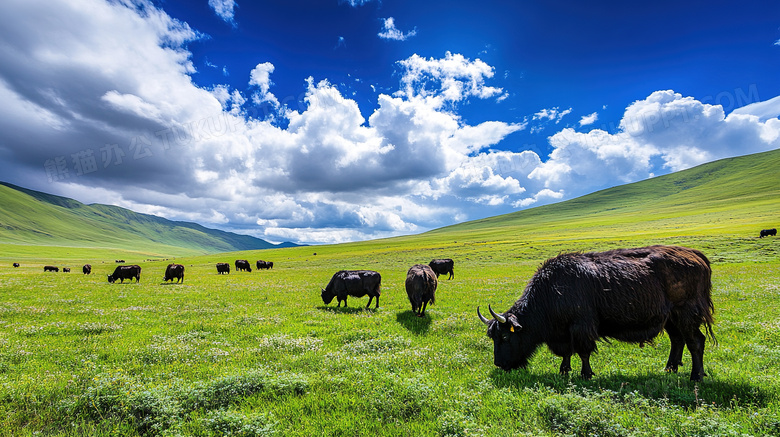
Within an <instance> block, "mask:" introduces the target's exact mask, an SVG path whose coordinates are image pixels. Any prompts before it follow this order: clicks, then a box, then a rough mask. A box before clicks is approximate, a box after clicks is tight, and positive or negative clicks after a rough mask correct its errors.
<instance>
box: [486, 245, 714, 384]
mask: <svg viewBox="0 0 780 437" xmlns="http://www.w3.org/2000/svg"><path fill="white" fill-rule="evenodd" d="M711 275H712V270H711V269H710V262H709V260H708V259H707V257H706V256H704V254H702V253H701V252H699V251H698V250H694V249H689V248H685V247H676V246H650V247H642V248H636V249H617V250H611V251H608V252H592V253H569V254H562V255H558V256H557V257H554V258H551V259H548V260H547V261H545V262H544V263H543V264H542V266H541V267H539V269H538V270H537V271H536V273H535V274H534V275H533V277H532V278H531V280H530V281H529V282H528V285H527V286H526V287H525V291H524V292H523V294H522V296H521V297H520V299H519V300H518V301H517V302H515V304H514V305H513V306H512V308H510V309H509V311H507V312H505V313H503V314H496V313H495V312H494V311H493V309H492V308H490V307H489V309H490V314H491V315H492V316H493V319H492V320H488V319H487V318H485V317H484V316H482V314H480V312H479V307H477V315H478V316H479V318H480V320H481V321H482V322H484V323H485V324H486V325H488V337H490V338H492V339H493V354H494V363H495V365H496V366H498V367H501V368H502V369H504V370H510V369H514V368H518V367H519V368H524V367H526V366H527V364H528V359H529V358H530V357H531V356H532V355H533V354H534V352H535V351H536V349H537V348H538V347H539V345H541V344H542V343H544V344H546V345H547V346H548V347H549V349H550V351H552V353H554V354H555V355H558V356H560V357H562V358H563V361H562V362H561V366H560V373H561V374H566V373H568V372H569V371H570V370H571V356H572V354H577V355H579V356H580V359H581V360H582V369H581V371H580V374H581V376H582V377H583V378H586V379H589V378H591V377H592V376H593V374H594V373H593V370H592V369H591V367H590V355H591V353H592V352H594V351H595V350H596V342H597V341H598V340H599V339H600V338H613V339H616V340H620V341H625V342H631V343H639V344H640V345H643V343H644V342H650V341H652V340H653V339H654V338H655V337H656V336H658V335H659V334H660V333H661V332H662V331H664V330H666V333H667V334H668V335H669V340H670V342H671V350H670V352H669V360H668V361H667V363H666V371H668V372H677V368H678V366H680V365H682V354H683V349H684V348H685V346H687V347H688V351H689V352H690V354H691V361H692V366H691V380H693V381H701V380H702V378H703V377H704V375H705V373H704V341H705V336H704V335H703V334H702V333H701V331H700V329H699V328H700V326H701V325H702V324H704V325H705V327H706V331H707V334H708V335H709V337H710V339H711V340H713V342H714V341H715V336H714V334H713V332H712V323H713V317H712V313H713V311H714V306H713V303H712V299H711V297H710V289H711V287H712V283H711Z"/></svg>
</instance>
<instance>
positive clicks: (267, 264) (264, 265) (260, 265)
mask: <svg viewBox="0 0 780 437" xmlns="http://www.w3.org/2000/svg"><path fill="white" fill-rule="evenodd" d="M272 268H274V263H273V262H271V261H263V260H257V270H261V269H266V270H268V269H272Z"/></svg>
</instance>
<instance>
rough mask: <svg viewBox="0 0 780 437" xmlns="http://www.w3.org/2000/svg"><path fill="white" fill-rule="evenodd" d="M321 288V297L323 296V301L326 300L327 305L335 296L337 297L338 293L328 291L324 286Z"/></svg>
mask: <svg viewBox="0 0 780 437" xmlns="http://www.w3.org/2000/svg"><path fill="white" fill-rule="evenodd" d="M320 290H322V293H320V297H322V301H323V302H325V305H327V304H329V303H331V302H332V301H333V298H334V297H336V293H333V292H332V291H328V290H326V289H324V288H321V289H320Z"/></svg>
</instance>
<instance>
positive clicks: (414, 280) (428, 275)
mask: <svg viewBox="0 0 780 437" xmlns="http://www.w3.org/2000/svg"><path fill="white" fill-rule="evenodd" d="M438 285H439V280H438V279H436V274H435V273H433V269H431V268H430V266H426V265H424V264H415V265H413V266H412V267H411V268H410V269H409V271H408V272H407V273H406V295H407V296H409V302H410V303H411V304H412V312H414V313H415V314H416V315H417V316H418V317H422V316H424V315H425V307H426V306H427V305H428V302H430V303H431V305H433V304H434V303H436V286H438Z"/></svg>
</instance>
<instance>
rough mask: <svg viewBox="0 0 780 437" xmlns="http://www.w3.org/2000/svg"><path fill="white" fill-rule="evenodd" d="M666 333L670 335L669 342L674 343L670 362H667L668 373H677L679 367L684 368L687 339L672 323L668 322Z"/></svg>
mask: <svg viewBox="0 0 780 437" xmlns="http://www.w3.org/2000/svg"><path fill="white" fill-rule="evenodd" d="M664 329H666V333H667V334H669V341H670V342H671V343H672V346H671V348H670V349H669V360H667V361H666V368H665V369H664V371H666V372H674V373H677V368H678V366H682V365H683V362H682V355H683V349H685V338H684V337H683V335H682V333H681V332H680V330H679V329H677V326H676V325H675V324H674V323H672V322H671V320H670V321H667V322H666V326H664Z"/></svg>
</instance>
